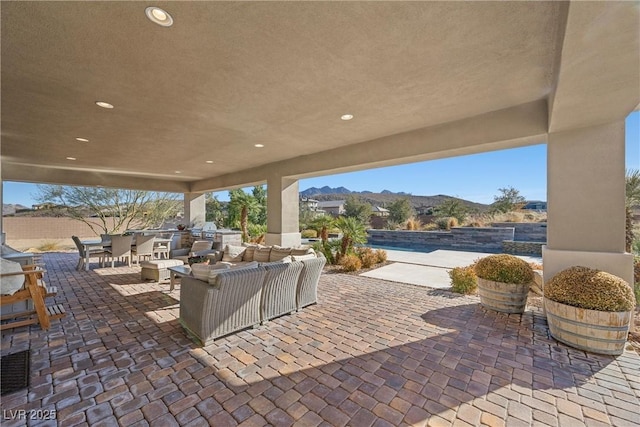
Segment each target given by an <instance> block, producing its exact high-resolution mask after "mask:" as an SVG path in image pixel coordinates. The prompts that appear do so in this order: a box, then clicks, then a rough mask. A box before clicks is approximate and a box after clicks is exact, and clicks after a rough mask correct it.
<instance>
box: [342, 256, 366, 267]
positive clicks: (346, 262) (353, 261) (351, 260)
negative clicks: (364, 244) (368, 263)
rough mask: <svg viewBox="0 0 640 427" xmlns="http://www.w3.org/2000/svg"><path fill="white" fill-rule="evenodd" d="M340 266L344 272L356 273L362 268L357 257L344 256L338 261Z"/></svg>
mask: <svg viewBox="0 0 640 427" xmlns="http://www.w3.org/2000/svg"><path fill="white" fill-rule="evenodd" d="M340 265H341V266H342V269H343V270H344V271H358V270H360V269H361V268H362V261H360V258H358V256H357V255H352V254H349V255H344V256H343V257H342V258H341V259H340Z"/></svg>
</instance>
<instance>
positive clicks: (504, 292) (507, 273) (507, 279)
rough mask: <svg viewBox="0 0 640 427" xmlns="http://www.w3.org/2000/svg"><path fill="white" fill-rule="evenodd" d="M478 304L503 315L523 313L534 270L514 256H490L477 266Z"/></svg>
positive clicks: (479, 261)
mask: <svg viewBox="0 0 640 427" xmlns="http://www.w3.org/2000/svg"><path fill="white" fill-rule="evenodd" d="M474 270H475V273H476V276H478V294H479V295H480V303H481V304H482V305H483V306H484V307H486V308H488V309H491V310H495V311H501V312H503V313H524V309H525V306H526V305H527V295H528V294H529V287H530V286H531V282H532V281H533V269H532V268H531V266H530V265H529V264H528V263H527V262H525V261H524V260H522V259H520V258H518V257H515V256H513V255H507V254H501V255H489V256H488V257H485V258H482V259H480V260H478V261H477V262H476V265H475V269H474Z"/></svg>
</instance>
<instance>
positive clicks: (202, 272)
mask: <svg viewBox="0 0 640 427" xmlns="http://www.w3.org/2000/svg"><path fill="white" fill-rule="evenodd" d="M228 268H229V265H228V264H215V265H209V264H193V265H192V266H191V274H192V275H193V277H195V278H196V279H198V280H203V281H205V282H206V281H207V280H209V274H210V273H211V271H213V270H226V269H228Z"/></svg>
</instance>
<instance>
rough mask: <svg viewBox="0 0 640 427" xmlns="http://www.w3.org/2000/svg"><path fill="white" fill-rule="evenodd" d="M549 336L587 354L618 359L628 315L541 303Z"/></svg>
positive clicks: (628, 318)
mask: <svg viewBox="0 0 640 427" xmlns="http://www.w3.org/2000/svg"><path fill="white" fill-rule="evenodd" d="M544 305H545V308H546V312H547V323H548V324H549V331H550V332H551V336H552V337H553V338H555V339H556V340H558V341H560V342H562V343H564V344H567V345H569V346H571V347H574V348H577V349H580V350H585V351H589V352H591V353H599V354H612V355H620V354H622V353H623V352H624V347H625V344H626V342H627V335H628V334H629V324H630V321H631V314H632V312H631V311H622V312H612V311H597V310H587V309H584V308H577V307H572V306H570V305H566V304H562V303H559V302H556V301H551V300H550V299H548V298H545V299H544Z"/></svg>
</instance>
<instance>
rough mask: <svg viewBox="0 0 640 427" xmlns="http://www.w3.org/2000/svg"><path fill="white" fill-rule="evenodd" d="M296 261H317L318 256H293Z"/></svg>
mask: <svg viewBox="0 0 640 427" xmlns="http://www.w3.org/2000/svg"><path fill="white" fill-rule="evenodd" d="M291 258H293V260H294V261H302V260H304V259H316V258H317V257H316V254H306V255H292V256H291Z"/></svg>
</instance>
